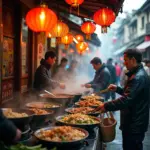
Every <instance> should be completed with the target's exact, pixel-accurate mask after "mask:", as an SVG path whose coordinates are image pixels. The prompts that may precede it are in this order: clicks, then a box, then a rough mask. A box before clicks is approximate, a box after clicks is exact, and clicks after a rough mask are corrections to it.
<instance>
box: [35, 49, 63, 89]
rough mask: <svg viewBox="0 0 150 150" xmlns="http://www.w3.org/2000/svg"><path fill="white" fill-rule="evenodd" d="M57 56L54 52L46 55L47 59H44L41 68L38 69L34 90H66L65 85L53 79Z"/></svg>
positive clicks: (48, 52)
mask: <svg viewBox="0 0 150 150" xmlns="http://www.w3.org/2000/svg"><path fill="white" fill-rule="evenodd" d="M55 61H56V54H55V52H53V51H47V52H46V53H45V59H42V60H41V62H40V66H39V67H38V68H37V69H36V72H35V76H34V88H35V89H36V90H37V91H41V90H51V89H52V87H54V86H59V87H60V88H62V89H64V88H65V84H63V83H59V82H57V81H55V80H52V78H51V67H52V66H53V65H54V64H55Z"/></svg>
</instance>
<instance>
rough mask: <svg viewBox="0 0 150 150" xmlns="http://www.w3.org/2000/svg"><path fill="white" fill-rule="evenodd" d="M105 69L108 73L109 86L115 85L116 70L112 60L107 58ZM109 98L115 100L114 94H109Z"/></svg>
mask: <svg viewBox="0 0 150 150" xmlns="http://www.w3.org/2000/svg"><path fill="white" fill-rule="evenodd" d="M107 68H108V70H109V72H110V83H111V84H116V78H117V77H116V69H115V66H114V65H113V59H112V58H109V59H108V60H107ZM110 97H111V98H112V99H115V98H116V94H115V92H110Z"/></svg>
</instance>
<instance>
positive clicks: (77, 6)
mask: <svg viewBox="0 0 150 150" xmlns="http://www.w3.org/2000/svg"><path fill="white" fill-rule="evenodd" d="M77 7H78V16H79V15H80V13H79V4H78V6H77Z"/></svg>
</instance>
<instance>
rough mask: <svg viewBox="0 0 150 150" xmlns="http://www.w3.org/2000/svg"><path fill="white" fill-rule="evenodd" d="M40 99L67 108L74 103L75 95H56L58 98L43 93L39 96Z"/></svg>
mask: <svg viewBox="0 0 150 150" xmlns="http://www.w3.org/2000/svg"><path fill="white" fill-rule="evenodd" d="M39 96H40V98H42V99H45V100H47V101H48V102H56V103H59V104H62V105H63V106H67V105H69V104H70V103H72V102H73V101H72V100H73V97H74V96H73V95H68V94H59V93H57V94H55V96H56V97H54V96H52V95H50V94H47V93H43V94H40V95H39Z"/></svg>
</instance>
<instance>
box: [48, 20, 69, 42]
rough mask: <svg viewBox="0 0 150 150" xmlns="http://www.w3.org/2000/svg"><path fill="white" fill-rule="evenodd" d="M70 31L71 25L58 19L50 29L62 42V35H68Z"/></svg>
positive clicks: (58, 40) (53, 35)
mask: <svg viewBox="0 0 150 150" xmlns="http://www.w3.org/2000/svg"><path fill="white" fill-rule="evenodd" d="M68 32H69V27H68V26H67V24H65V23H63V22H62V21H60V20H59V21H58V22H57V23H56V25H55V26H54V27H53V28H52V30H50V33H51V35H52V37H56V38H57V43H58V44H59V43H61V37H63V36H65V35H67V34H68Z"/></svg>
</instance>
